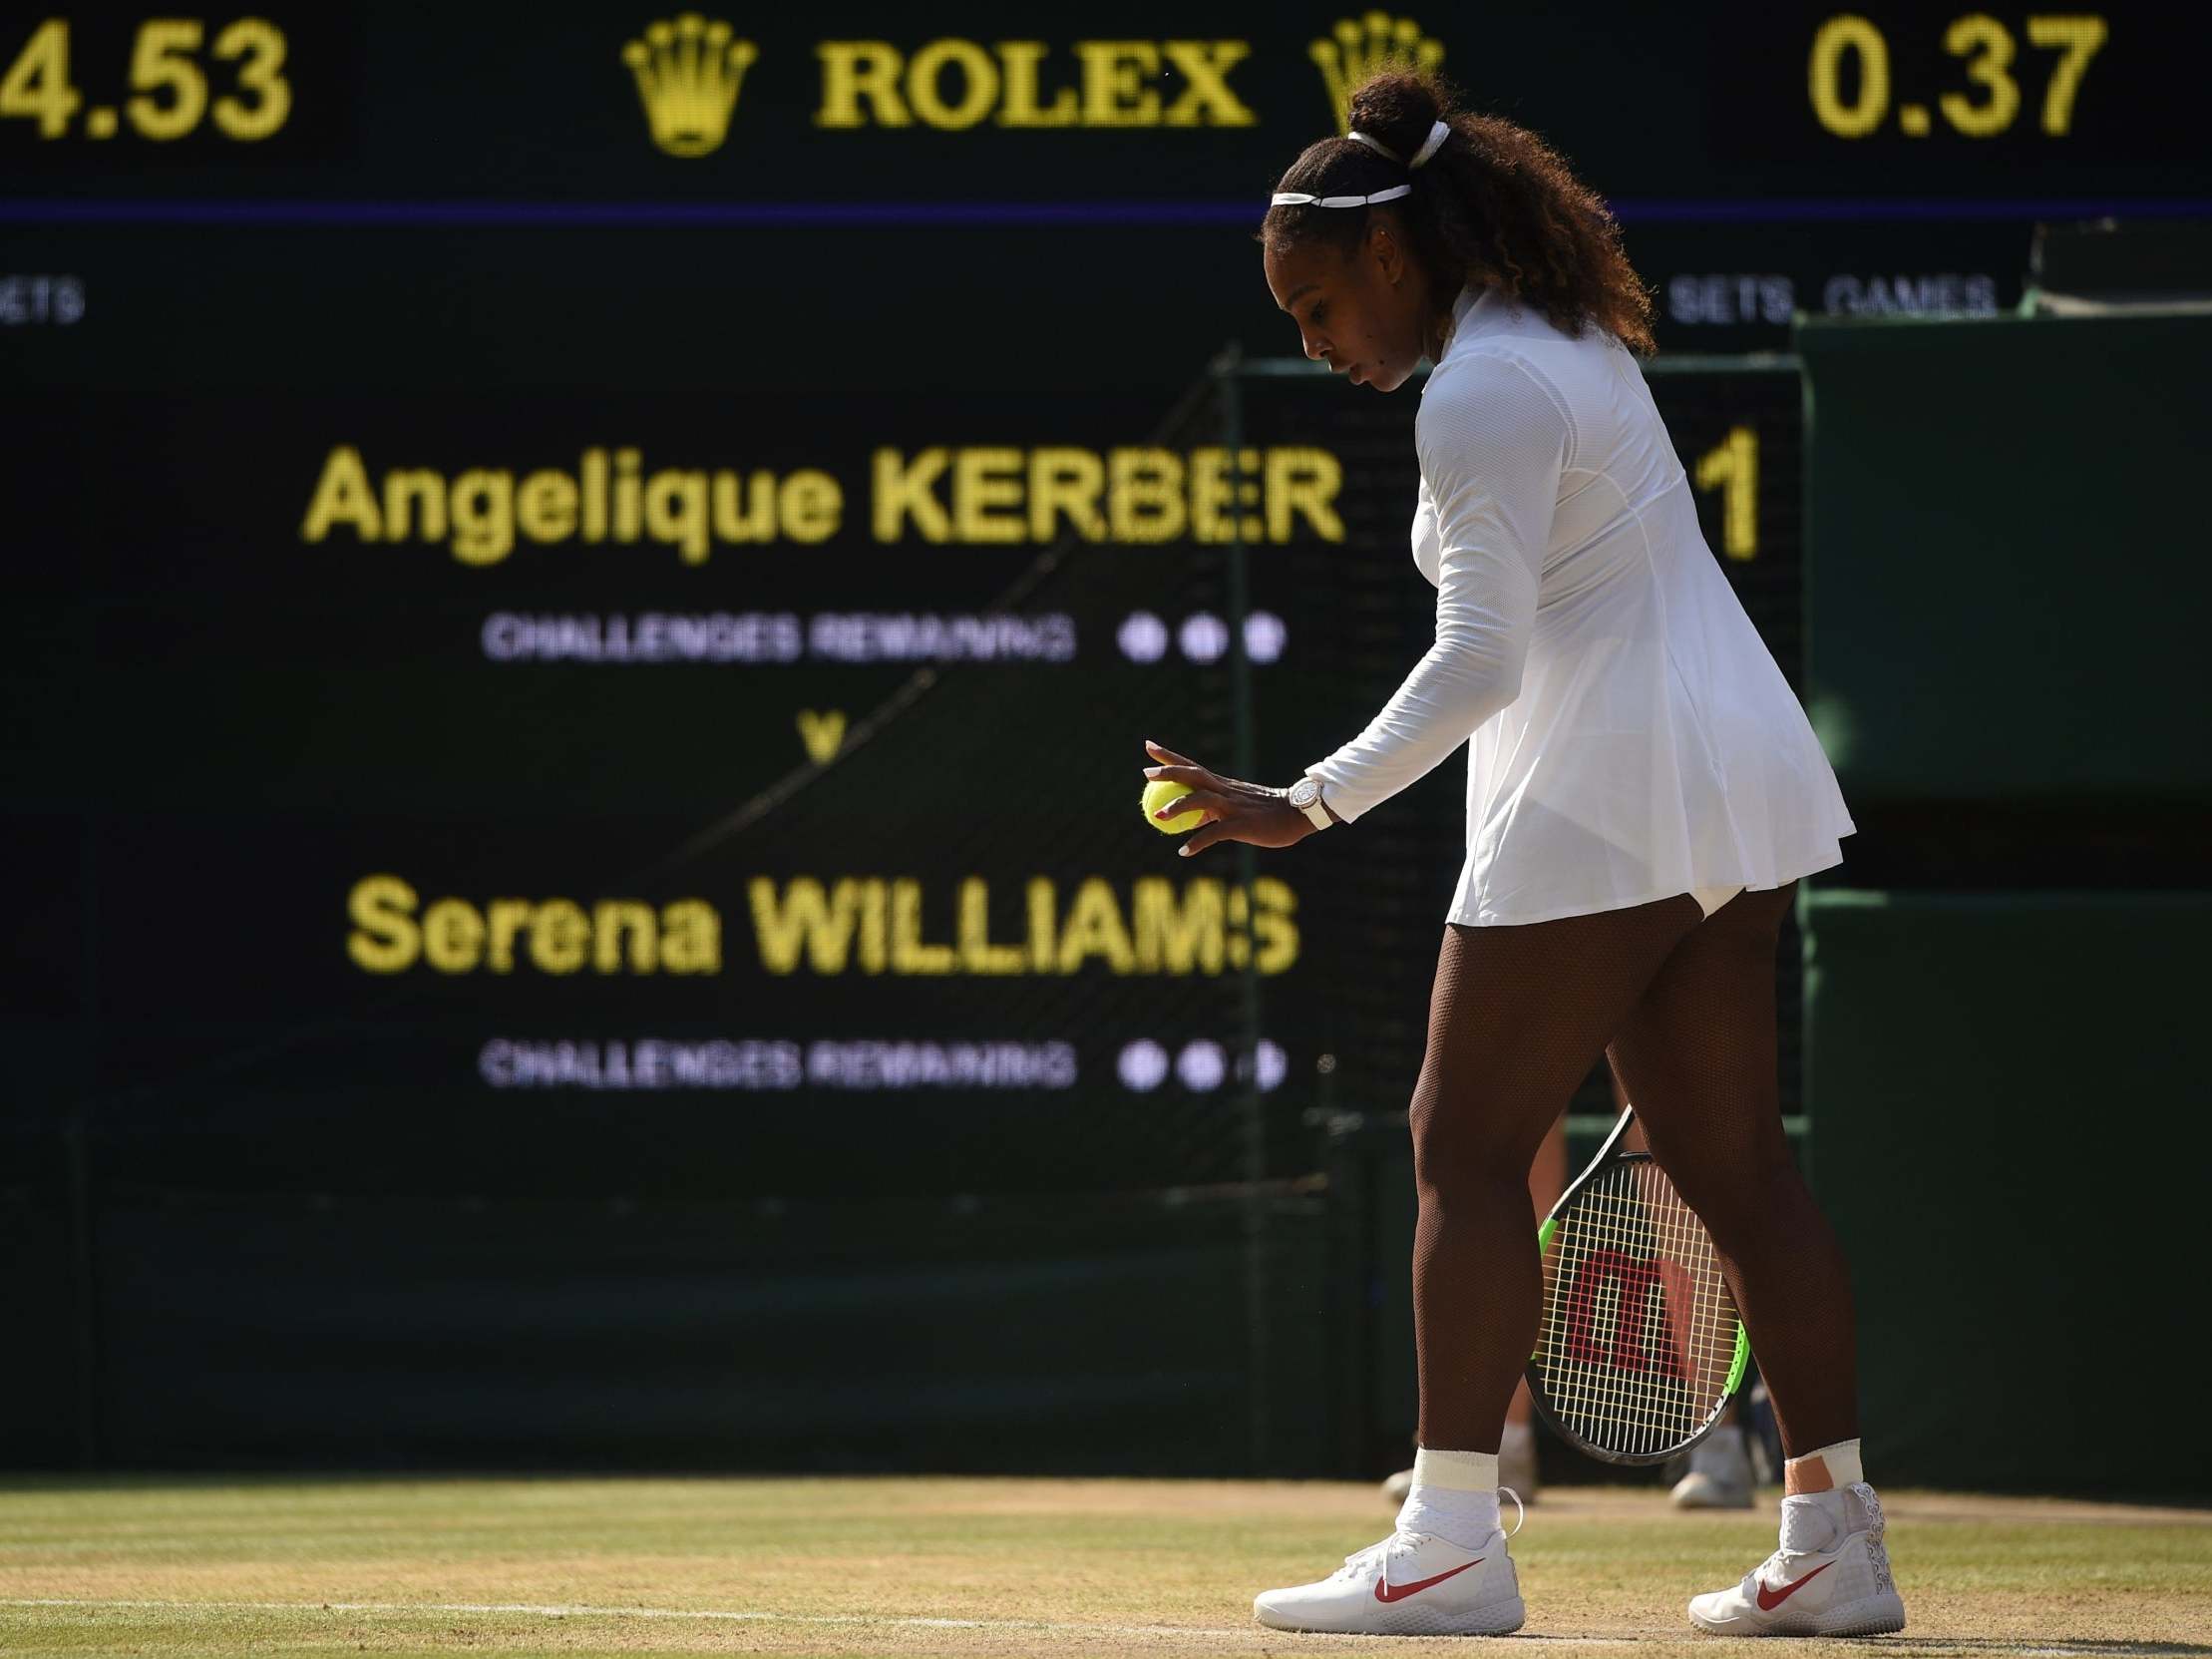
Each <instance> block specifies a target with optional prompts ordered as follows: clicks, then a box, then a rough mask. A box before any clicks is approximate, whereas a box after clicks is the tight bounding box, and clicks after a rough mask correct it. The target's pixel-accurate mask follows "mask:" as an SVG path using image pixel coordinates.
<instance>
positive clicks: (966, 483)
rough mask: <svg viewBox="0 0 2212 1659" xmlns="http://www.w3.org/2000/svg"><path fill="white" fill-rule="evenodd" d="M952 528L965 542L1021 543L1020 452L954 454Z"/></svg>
mask: <svg viewBox="0 0 2212 1659" xmlns="http://www.w3.org/2000/svg"><path fill="white" fill-rule="evenodd" d="M1008 510H1010V513H1009V512H1008ZM952 529H953V534H954V535H955V536H956V537H957V538H958V539H959V540H960V541H963V542H982V543H1004V542H1018V541H1020V540H1021V533H1022V517H1021V451H1020V450H1018V449H963V450H959V451H956V452H955V453H954V455H953V459H952Z"/></svg>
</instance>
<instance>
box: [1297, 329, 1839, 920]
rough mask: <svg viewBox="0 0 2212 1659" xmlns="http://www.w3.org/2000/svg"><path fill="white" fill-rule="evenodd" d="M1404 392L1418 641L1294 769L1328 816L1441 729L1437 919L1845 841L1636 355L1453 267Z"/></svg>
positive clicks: (1792, 872)
mask: <svg viewBox="0 0 2212 1659" xmlns="http://www.w3.org/2000/svg"><path fill="white" fill-rule="evenodd" d="M1452 314H1453V319H1454V322H1453V328H1452V333H1451V337H1450V340H1449V342H1448V343H1447V344H1446V346H1445V348H1444V353H1443V356H1442V358H1441V359H1440V360H1439V361H1438V362H1437V364H1436V365H1435V368H1434V370H1433V371H1432V372H1431V374H1430V375H1429V378H1428V381H1427V384H1426V385H1425V386H1424V387H1423V388H1422V391H1421V407H1420V410H1419V413H1418V415H1417V417H1416V419H1415V421H1414V445H1415V448H1416V450H1417V451H1418V453H1419V457H1420V463H1421V483H1420V490H1419V493H1418V496H1417V498H1416V501H1415V506H1414V513H1413V562H1414V564H1415V566H1416V567H1417V568H1418V569H1419V570H1420V572H1421V574H1422V576H1424V577H1425V578H1427V579H1428V581H1429V582H1430V583H1431V584H1433V585H1434V586H1435V588H1436V641H1435V643H1434V644H1433V645H1431V646H1430V647H1429V649H1428V652H1427V654H1426V655H1424V656H1423V657H1422V658H1421V660H1420V661H1419V662H1418V663H1416V664H1415V665H1414V667H1413V671H1412V672H1411V673H1410V674H1408V675H1407V676H1406V679H1405V683H1404V684H1402V685H1400V686H1399V687H1398V689H1397V691H1396V692H1395V693H1394V694H1393V695H1392V696H1391V698H1390V700H1389V701H1388V702H1387V703H1386V704H1384V706H1383V708H1382V710H1381V712H1380V713H1378V714H1376V715H1375V717H1374V719H1373V720H1371V721H1370V722H1369V723H1368V725H1367V728H1366V729H1365V730H1364V731H1362V732H1361V733H1360V734H1359V735H1358V736H1357V737H1354V738H1353V739H1352V740H1351V741H1350V742H1348V743H1346V744H1344V745H1343V746H1342V747H1341V748H1339V749H1337V750H1336V751H1335V753H1333V754H1331V755H1329V756H1328V757H1327V758H1325V759H1323V760H1320V761H1318V762H1316V763H1315V764H1313V765H1312V766H1309V767H1307V768H1306V770H1307V771H1308V772H1309V773H1310V774H1311V775H1312V776H1314V777H1316V778H1319V779H1320V780H1321V782H1322V784H1323V785H1324V788H1323V798H1324V799H1325V800H1326V801H1327V803H1328V805H1329V806H1330V807H1331V808H1332V809H1333V810H1334V811H1335V813H1336V815H1337V816H1338V817H1340V818H1342V819H1344V820H1345V821H1346V822H1353V821H1356V820H1357V819H1358V818H1359V817H1361V816H1362V815H1363V814H1364V813H1366V812H1367V811H1368V810H1369V809H1371V808H1373V807H1375V806H1377V805H1379V804H1380V803H1381V802H1383V801H1385V800H1387V799H1389V798H1390V797H1391V796H1392V795H1395V794H1397V793H1398V792H1399V791H1400V790H1402V789H1404V788H1406V787H1407V786H1409V785H1410V784H1412V783H1414V782H1415V781H1416V780H1418V779H1419V778H1421V777H1423V776H1425V775H1427V773H1429V772H1430V771H1432V770H1434V769H1435V767H1436V766H1437V765H1438V764H1439V763H1441V762H1442V761H1443V759H1444V758H1445V756H1447V755H1449V754H1450V753H1451V752H1452V751H1453V750H1454V749H1456V748H1458V747H1459V746H1460V745H1461V744H1462V743H1465V744H1467V745H1468V760H1467V856H1466V862H1465V864H1464V866H1463V867H1462V868H1461V871H1460V878H1459V885H1458V888H1457V890H1456V891H1455V893H1454V894H1453V898H1452V904H1451V908H1450V910H1449V912H1448V913H1447V919H1448V920H1451V921H1455V922H1462V923H1467V924H1469V925H1498V924H1513V923H1524V922H1542V921H1549V920H1551V919H1553V918H1555V917H1560V916H1575V915H1582V914H1586V913H1589V912H1593V911H1602V910H1616V909H1620V908H1622V907H1625V906H1628V905H1636V904H1645V903H1648V902H1650V901H1652V900H1655V899H1663V898H1669V897H1671V896H1673V895H1674V894H1677V893H1686V892H1691V891H1693V890H1696V889H1699V888H1711V887H1728V886H1737V885H1740V886H1745V887H1754V888H1767V887H1778V886H1780V885H1781V884H1782V883H1784V882H1787V881H1790V880H1793V879H1795V878H1796V877H1798V876H1802V875H1807V874H1810V873H1811V872H1813V871H1815V870H1822V869H1826V868H1827V867H1828V866H1830V865H1832V864H1835V863H1837V862H1838V861H1839V860H1840V859H1841V858H1842V856H1843V855H1842V850H1841V848H1840V847H1839V846H1838V845H1837V841H1838V839H1839V838H1840V837H1842V836H1844V835H1848V834H1850V833H1851V829H1852V824H1851V819H1850V815H1849V813H1848V812H1847V811H1846V810H1845V808H1844V804H1843V795H1842V792H1841V791H1840V790H1839V789H1838V788H1837V786H1836V780H1835V774H1834V772H1833V771H1832V770H1831V769H1830V768H1829V765H1828V761H1827V757H1826V756H1825V755H1823V754H1822V753H1821V750H1820V745H1819V742H1818V740H1817V739H1816V738H1815V737H1814V735H1813V732H1812V727H1811V725H1810V723H1809V722H1808V721H1807V720H1806V718H1805V715H1804V711H1803V710H1802V709H1801V708H1800V707H1799V706H1798V703H1797V699H1796V696H1795V695H1794V694H1793V693H1792V692H1791V691H1790V689H1789V685H1788V682H1787V681H1786V680H1784V679H1783V678H1782V674H1781V670H1780V669H1779V668H1777V667H1776V666H1775V664H1774V659H1773V656H1772V655H1771V654H1770V653H1769V652H1768V651H1767V649H1766V645H1765V642H1764V641H1763V640H1761V639H1760V638H1759V636H1758V632H1757V630H1756V629H1755V628H1753V627H1752V625H1751V621H1750V619H1749V618H1748V617H1746V616H1745V615H1744V613H1743V607H1742V606H1741V605H1740V604H1739V603H1738V602H1737V600H1736V597H1735V595H1734V593H1733V592H1732V591H1731V590H1730V589H1729V587H1728V584H1727V580H1726V579H1725V578H1724V577H1723V576H1722V575H1721V574H1720V570H1719V568H1718V566H1717V565H1716V564H1715V562H1714V560H1713V556H1712V553H1711V550H1710V549H1709V548H1707V547H1706V545H1705V541H1704V536H1703V533H1702V532H1701V531H1700V530H1699V529H1698V525H1697V511H1696V504H1695V502H1694V500H1693V498H1692V497H1691V495H1690V491H1689V480H1688V478H1687V477H1686V476H1685V475H1684V474H1683V472H1682V468H1681V464H1680V463H1679V462H1678V461H1677V460H1676V459H1675V456H1674V449H1673V445H1672V444H1671V443H1670V442H1669V441H1668V439H1667V436H1666V428H1665V425H1664V424H1663V422H1661V420H1660V419H1659V411H1658V409H1657V408H1656V407H1655V406H1654V404H1653V402H1652V395H1651V391H1650V389H1649V388H1648V387H1647V386H1646V385H1645V382H1644V376H1643V374H1642V373H1641V372H1640V371H1639V369H1638V367H1637V364H1636V359H1635V357H1634V356H1633V355H1632V354H1631V353H1630V351H1629V350H1628V348H1627V347H1626V346H1624V345H1622V344H1621V342H1620V341H1619V340H1618V339H1616V338H1615V337H1614V336H1613V335H1612V334H1611V333H1610V332H1608V331H1607V330H1606V329H1604V328H1603V327H1600V326H1598V325H1596V324H1592V325H1590V326H1589V327H1588V328H1587V329H1586V330H1585V333H1584V335H1583V337H1582V338H1581V339H1579V340H1578V339H1573V338H1570V337H1569V336H1568V335H1566V334H1563V333H1562V332H1560V331H1559V330H1558V329H1557V328H1555V327H1553V326H1552V324H1551V323H1550V322H1549V321H1548V320H1547V319H1546V318H1545V317H1544V316H1543V315H1542V313H1541V312H1538V311H1536V310H1534V309H1533V308H1526V307H1515V306H1512V305H1510V304H1508V303H1507V302H1506V301H1504V300H1502V299H1500V298H1499V297H1498V296H1497V295H1496V294H1494V293H1492V292H1490V291H1489V290H1487V289H1476V288H1470V289H1468V290H1466V291H1465V292H1463V293H1462V294H1461V295H1460V297H1459V299H1458V301H1457V303H1456V304H1455V305H1454V306H1453V311H1452Z"/></svg>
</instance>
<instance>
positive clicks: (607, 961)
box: [591, 899, 660, 974]
mask: <svg viewBox="0 0 2212 1659" xmlns="http://www.w3.org/2000/svg"><path fill="white" fill-rule="evenodd" d="M624 933H627V934H628V935H629V947H630V948H629V967H630V972H631V973H633V974H650V973H651V972H652V971H653V966H654V964H653V956H654V948H655V947H656V946H657V945H658V944H659V943H660V935H659V933H658V931H657V930H656V929H655V928H654V926H653V911H652V907H651V906H650V905H645V904H640V903H638V901H637V900H635V899H601V900H600V901H599V902H598V903H597V904H595V905H593V906H592V907H591V966H592V967H593V968H595V969H597V970H598V971H599V972H600V973H602V974H619V973H620V972H621V971H622V935H623V934H624Z"/></svg>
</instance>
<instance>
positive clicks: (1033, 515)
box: [1029, 449, 1106, 542]
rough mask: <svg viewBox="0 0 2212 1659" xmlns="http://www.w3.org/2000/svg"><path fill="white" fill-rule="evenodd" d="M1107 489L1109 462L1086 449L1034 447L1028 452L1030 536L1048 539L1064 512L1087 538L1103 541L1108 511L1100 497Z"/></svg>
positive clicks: (1031, 538) (1035, 540)
mask: <svg viewBox="0 0 2212 1659" xmlns="http://www.w3.org/2000/svg"><path fill="white" fill-rule="evenodd" d="M1105 491H1106V463H1105V462H1103V461H1101V460H1100V459H1099V458H1098V456H1097V455H1096V454H1094V453H1093V452H1092V451H1090V450H1087V449H1033V450H1031V451H1030V452H1029V539H1030V540H1031V541H1032V542H1049V541H1051V540H1052V538H1053V537H1054V536H1056V535H1057V534H1059V520H1060V519H1061V517H1063V516H1065V518H1066V519H1067V522H1068V524H1069V525H1070V526H1071V527H1073V529H1074V531H1075V533H1076V534H1077V535H1078V536H1080V537H1082V538H1083V540H1084V541H1086V542H1098V541H1103V540H1104V539H1105V536H1106V515H1105V514H1103V513H1101V512H1100V511H1099V510H1098V498H1099V497H1100V496H1101V495H1103V494H1105Z"/></svg>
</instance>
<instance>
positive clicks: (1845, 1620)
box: [1689, 1481, 1905, 1636]
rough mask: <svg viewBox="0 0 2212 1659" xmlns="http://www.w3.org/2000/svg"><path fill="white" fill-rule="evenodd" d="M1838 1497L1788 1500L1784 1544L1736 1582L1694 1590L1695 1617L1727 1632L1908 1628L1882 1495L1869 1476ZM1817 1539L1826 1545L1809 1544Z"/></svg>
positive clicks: (1859, 1632) (1850, 1632)
mask: <svg viewBox="0 0 2212 1659" xmlns="http://www.w3.org/2000/svg"><path fill="white" fill-rule="evenodd" d="M1820 1495H1821V1496H1823V1497H1826V1496H1827V1495H1828V1494H1826V1493H1822V1494H1820ZM1834 1495H1835V1497H1836V1498H1837V1499H1840V1501H1838V1502H1833V1503H1807V1502H1805V1501H1804V1499H1802V1498H1799V1499H1794V1500H1789V1501H1785V1503H1784V1506H1783V1510H1782V1547H1781V1548H1779V1549H1777V1550H1776V1551H1775V1552H1774V1553H1773V1554H1771V1555H1769V1556H1768V1557H1767V1558H1766V1559H1765V1560H1764V1561H1762V1562H1760V1563H1759V1565H1758V1566H1756V1567H1754V1568H1752V1569H1751V1571H1750V1572H1749V1573H1748V1574H1746V1575H1745V1577H1744V1580H1743V1582H1742V1583H1740V1584H1738V1585H1736V1586H1735V1588H1733V1589H1730V1590H1715V1591H1713V1592H1712V1593H1710V1594H1709V1595H1699V1596H1691V1597H1690V1598H1689V1622H1690V1623H1691V1624H1694V1625H1695V1626H1697V1628H1698V1629H1700V1630H1710V1631H1712V1632H1713V1633H1714V1634H1716V1635H1721V1636H1878V1635H1881V1634H1883V1633H1884V1632H1886V1631H1891V1630H1902V1629H1904V1628H1905V1603H1904V1601H1903V1599H1902V1598H1901V1597H1899V1595H1898V1593H1897V1585H1896V1583H1895V1582H1894V1581H1893V1580H1892V1578H1891V1577H1890V1555H1889V1550H1888V1548H1887V1547H1886V1546H1885V1545H1884V1544H1883V1542H1882V1532H1883V1521H1882V1503H1881V1499H1879V1498H1877V1497H1876V1496H1875V1495H1874V1488H1873V1487H1872V1486H1869V1485H1867V1484H1866V1483H1865V1482H1864V1481H1861V1482H1859V1483H1858V1484H1857V1485H1854V1486H1846V1487H1845V1488H1844V1489H1843V1490H1842V1491H1840V1492H1837V1493H1836V1494H1834ZM1792 1503H1794V1505H1795V1508H1794V1510H1793V1508H1792V1506H1791V1505H1792ZM1823 1523H1825V1528H1824V1529H1823ZM1808 1534H1810V1535H1808ZM1815 1538H1817V1539H1818V1542H1819V1544H1820V1547H1818V1548H1811V1547H1808V1545H1810V1544H1812V1543H1813V1542H1814V1541H1815Z"/></svg>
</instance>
